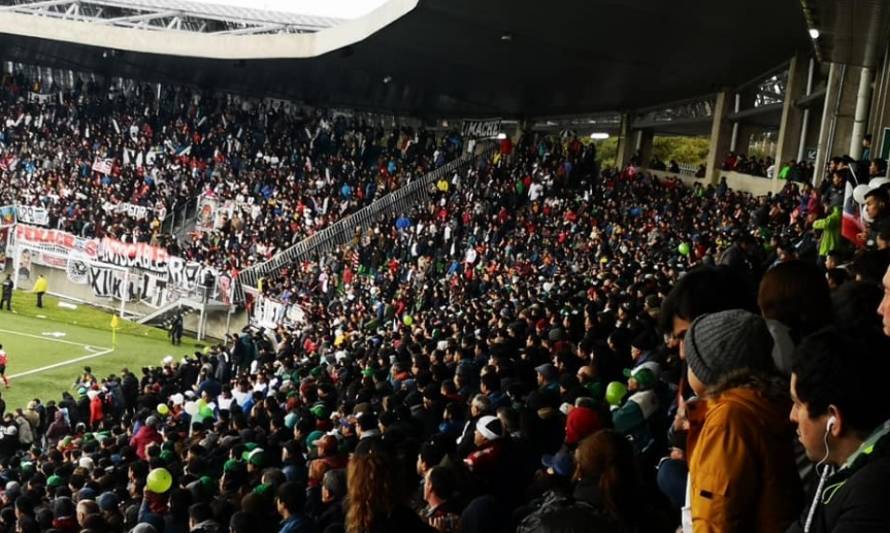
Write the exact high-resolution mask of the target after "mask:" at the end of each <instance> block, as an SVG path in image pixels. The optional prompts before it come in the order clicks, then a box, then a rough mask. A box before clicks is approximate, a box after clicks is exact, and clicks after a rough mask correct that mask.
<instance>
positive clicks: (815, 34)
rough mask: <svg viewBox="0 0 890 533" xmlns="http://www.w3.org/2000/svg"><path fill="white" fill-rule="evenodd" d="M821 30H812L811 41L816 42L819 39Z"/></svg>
mask: <svg viewBox="0 0 890 533" xmlns="http://www.w3.org/2000/svg"><path fill="white" fill-rule="evenodd" d="M819 35H820V33H819V30H817V29H816V28H810V39H813V40H816V39H818V38H819Z"/></svg>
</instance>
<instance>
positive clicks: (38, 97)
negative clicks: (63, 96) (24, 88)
mask: <svg viewBox="0 0 890 533" xmlns="http://www.w3.org/2000/svg"><path fill="white" fill-rule="evenodd" d="M55 96H57V95H55V94H40V93H35V92H33V91H31V92H29V93H28V101H29V102H37V103H38V104H45V103H47V102H49V101H50V100H52V99H53V98H54V97H55Z"/></svg>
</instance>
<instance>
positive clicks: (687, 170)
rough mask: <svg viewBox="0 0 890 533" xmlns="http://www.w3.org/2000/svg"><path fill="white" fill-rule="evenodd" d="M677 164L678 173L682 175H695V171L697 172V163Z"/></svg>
mask: <svg viewBox="0 0 890 533" xmlns="http://www.w3.org/2000/svg"><path fill="white" fill-rule="evenodd" d="M677 166H678V167H680V174H683V175H684V176H695V173H696V172H698V166H697V165H684V164H679V165H677Z"/></svg>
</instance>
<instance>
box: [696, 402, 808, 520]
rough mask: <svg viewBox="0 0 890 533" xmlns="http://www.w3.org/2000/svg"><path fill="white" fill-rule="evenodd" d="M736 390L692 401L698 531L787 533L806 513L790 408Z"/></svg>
mask: <svg viewBox="0 0 890 533" xmlns="http://www.w3.org/2000/svg"><path fill="white" fill-rule="evenodd" d="M777 386H778V385H774V386H773V389H774V390H776V393H775V394H769V395H768V393H765V392H762V391H763V390H768V388H764V387H758V388H753V387H749V386H735V387H732V388H727V389H726V390H724V391H723V392H720V393H718V394H715V395H711V396H709V397H708V398H707V399H702V400H698V401H694V402H690V403H689V405H688V407H687V417H688V419H689V424H690V429H689V441H688V444H687V452H688V454H689V455H688V456H689V476H690V477H689V480H690V483H691V487H690V489H691V504H692V526H693V531H694V532H695V533H705V532H720V533H733V532H740V533H741V532H751V531H757V532H758V533H772V532H777V533H778V532H783V531H785V528H786V527H787V526H788V525H789V524H790V523H791V522H792V521H793V520H794V518H795V517H796V516H797V515H798V512H799V511H800V503H801V488H800V477H799V476H798V474H797V470H796V467H795V462H794V452H793V448H792V443H793V441H792V439H793V438H794V437H793V435H794V433H793V432H792V427H791V425H790V423H789V421H788V412H789V410H790V405H791V404H790V402H789V400H788V399H787V396H785V395H783V394H782V393H781V391H779V390H777V389H776V387H777Z"/></svg>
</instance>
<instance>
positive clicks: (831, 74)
mask: <svg viewBox="0 0 890 533" xmlns="http://www.w3.org/2000/svg"><path fill="white" fill-rule="evenodd" d="M846 68H847V67H846V65H841V64H839V63H831V64H830V65H829V68H828V80H826V82H825V102H824V103H823V106H822V120H821V124H820V125H819V142H818V144H817V145H816V162H815V164H814V167H815V168H814V172H813V185H816V186H819V185H820V184H821V183H822V180H824V179H825V178H826V176H825V167H826V165H827V163H828V160H829V159H830V158H831V144H832V141H833V138H832V137H833V135H834V124H835V122H836V114H837V110H838V108H839V107H840V98H841V96H842V95H843V94H842V93H843V89H844V77H845V75H846Z"/></svg>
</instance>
